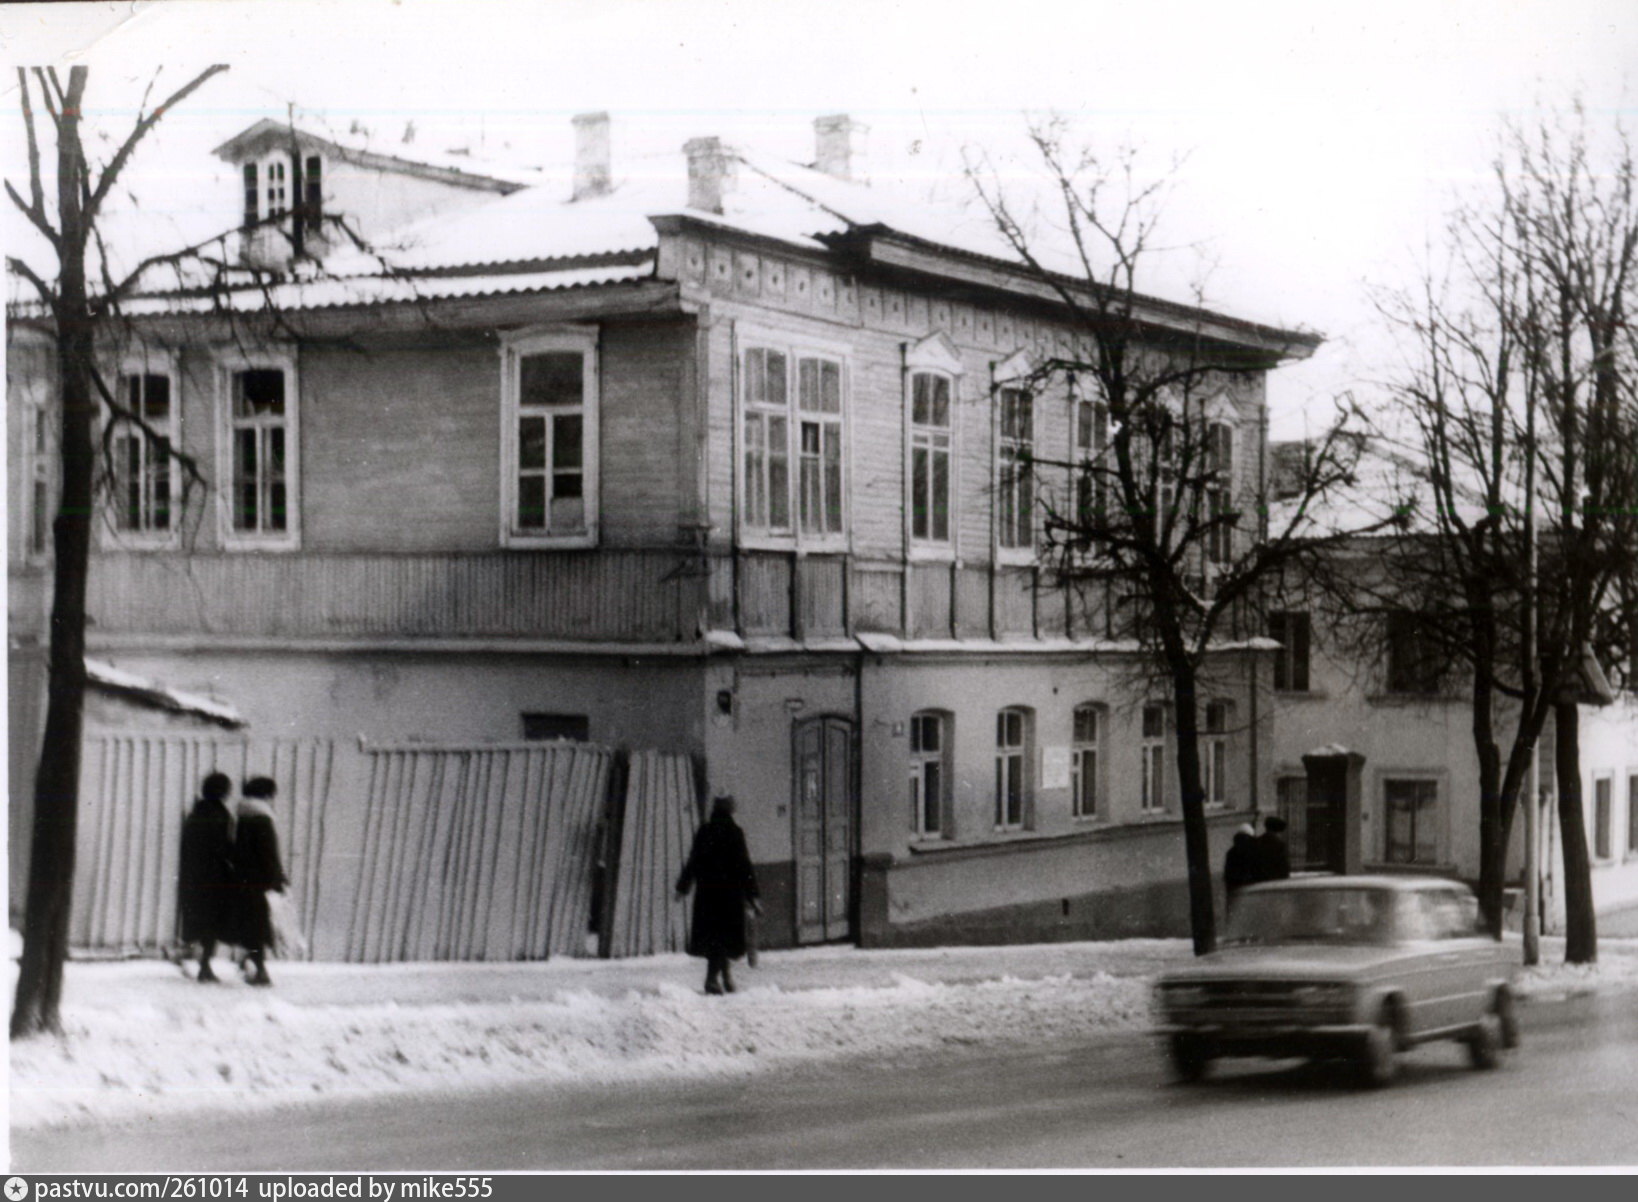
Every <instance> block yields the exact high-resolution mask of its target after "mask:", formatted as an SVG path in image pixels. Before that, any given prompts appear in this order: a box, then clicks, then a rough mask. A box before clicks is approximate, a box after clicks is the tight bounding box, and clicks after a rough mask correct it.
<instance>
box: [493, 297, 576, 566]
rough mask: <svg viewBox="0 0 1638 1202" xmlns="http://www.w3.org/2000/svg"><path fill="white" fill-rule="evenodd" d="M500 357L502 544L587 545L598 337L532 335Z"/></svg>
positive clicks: (571, 333) (513, 343) (556, 333)
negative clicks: (503, 461) (502, 412)
mask: <svg viewBox="0 0 1638 1202" xmlns="http://www.w3.org/2000/svg"><path fill="white" fill-rule="evenodd" d="M501 353H502V361H503V364H504V372H503V385H502V392H503V398H504V406H503V407H504V411H505V417H504V423H505V424H504V429H503V438H502V443H503V447H504V456H505V463H504V466H503V470H502V472H501V482H502V496H501V513H502V517H501V541H502V544H503V545H505V546H508V547H537V546H538V547H585V546H591V545H593V544H595V543H596V541H597V516H598V449H597V442H598V415H599V404H598V397H599V392H598V372H597V334H596V332H595V331H592V330H582V329H572V330H562V331H554V332H550V333H541V334H533V335H528V336H525V337H520V338H517V339H514V340H512V341H510V342H508V343H507V344H506V345H505V346H504V347H503V348H502V352H501Z"/></svg>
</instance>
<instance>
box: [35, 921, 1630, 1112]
mask: <svg viewBox="0 0 1638 1202" xmlns="http://www.w3.org/2000/svg"><path fill="white" fill-rule="evenodd" d="M13 942H14V945H15V938H14V940H13ZM14 951H15V946H14ZM1542 955H1543V960H1544V962H1545V963H1544V964H1543V965H1542V966H1540V967H1537V968H1532V969H1528V970H1523V971H1521V973H1520V974H1519V978H1518V992H1519V995H1520V997H1521V998H1523V999H1525V1001H1526V1003H1529V1002H1532V1001H1534V1002H1551V1001H1557V1000H1562V999H1563V998H1564V997H1567V996H1571V995H1574V994H1578V993H1586V992H1595V991H1601V990H1624V989H1638V939H1604V940H1601V941H1600V945H1599V963H1598V964H1597V965H1594V966H1591V967H1586V968H1583V967H1571V966H1567V965H1564V964H1562V963H1559V961H1561V960H1562V958H1563V941H1562V940H1561V939H1544V940H1543V941H1542ZM1190 958H1191V957H1190V953H1189V946H1188V944H1187V942H1185V941H1183V940H1159V939H1133V940H1123V941H1118V942H1110V943H1069V944H1042V945H1033V946H1012V947H953V948H936V949H921V950H906V951H861V950H859V949H855V948H841V947H829V948H814V949H809V950H802V951H783V952H768V953H764V954H763V957H762V961H761V966H760V968H758V969H757V970H754V971H753V970H749V969H744V968H742V969H740V970H739V972H738V973H737V976H738V979H739V984H740V987H741V992H739V993H737V994H734V995H732V996H730V997H723V998H708V997H705V996H703V995H702V994H700V992H699V989H698V986H699V974H700V971H701V970H700V965H699V962H698V961H691V960H689V959H687V958H686V957H684V956H681V955H669V956H654V957H647V958H643V959H634V960H552V961H547V962H542V963H529V964H389V965H352V964H282V965H279V966H277V967H276V968H275V976H276V977H277V978H278V985H277V986H276V987H275V988H274V989H272V990H258V989H252V988H249V987H248V986H245V985H243V984H241V983H239V982H237V981H225V982H224V983H223V984H221V985H218V986H200V985H199V984H197V983H196V982H194V981H191V980H189V979H187V978H186V977H184V976H183V975H182V974H180V973H179V972H177V970H176V968H175V967H173V966H171V965H169V964H166V963H164V962H160V961H152V960H147V961H127V962H119V963H107V962H104V963H73V964H70V965H69V966H68V979H67V982H66V987H65V991H64V992H65V1000H64V1006H63V1023H64V1026H65V1029H66V1035H65V1038H63V1039H61V1040H54V1039H39V1040H25V1041H21V1042H18V1043H15V1044H13V1045H12V1047H11V1081H12V1089H11V1116H12V1125H13V1126H14V1127H16V1128H27V1127H35V1126H41V1125H48V1124H78V1123H89V1122H99V1121H122V1120H134V1119H139V1118H143V1117H148V1116H152V1115H155V1114H160V1113H165V1112H171V1111H180V1110H187V1109H193V1108H201V1107H208V1108H210V1109H213V1110H218V1111H220V1110H233V1111H243V1110H250V1109H255V1108H261V1107H267V1106H278V1105H285V1104H298V1103H300V1102H302V1101H304V1100H312V1099H317V1098H326V1099H343V1098H359V1097H365V1096H371V1095H377V1094H383V1093H391V1092H399V1091H437V1090H450V1089H469V1088H491V1087H497V1086H506V1085H511V1084H523V1083H527V1082H542V1081H546V1082H554V1081H555V1082H563V1083H565V1084H611V1083H621V1082H641V1081H649V1080H657V1079H660V1078H673V1079H674V1078H705V1077H734V1076H744V1075H749V1074H752V1073H755V1072H759V1071H763V1070H766V1069H771V1068H776V1067H782V1066H793V1065H798V1064H803V1063H812V1062H817V1061H833V1060H837V1059H841V1058H847V1057H865V1058H869V1059H871V1060H876V1061H880V1060H884V1059H890V1058H892V1057H895V1056H904V1055H912V1054H916V1053H925V1052H928V1051H934V1050H937V1049H939V1048H944V1047H961V1046H983V1047H989V1048H995V1047H1007V1046H1018V1047H1023V1046H1050V1045H1054V1044H1072V1043H1074V1042H1076V1041H1079V1040H1088V1039H1093V1038H1097V1037H1101V1036H1103V1035H1106V1034H1109V1033H1114V1032H1133V1031H1141V1030H1144V1029H1146V1028H1148V1027H1149V1025H1150V1022H1151V1013H1150V1008H1149V1007H1150V986H1151V983H1152V981H1153V978H1154V976H1155V974H1157V973H1159V972H1161V971H1164V970H1165V969H1166V968H1167V967H1169V966H1171V965H1175V964H1181V963H1185V962H1187V961H1188V960H1189V959H1190ZM218 966H219V967H220V968H223V969H226V967H227V966H226V965H223V964H222V963H221V961H220V960H219V961H218ZM11 967H12V968H13V970H15V966H14V965H12V966H11ZM385 999H391V1000H385Z"/></svg>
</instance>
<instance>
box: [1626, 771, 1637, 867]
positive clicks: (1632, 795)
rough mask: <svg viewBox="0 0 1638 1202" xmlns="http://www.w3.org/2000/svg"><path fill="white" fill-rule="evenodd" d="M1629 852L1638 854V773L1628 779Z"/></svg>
mask: <svg viewBox="0 0 1638 1202" xmlns="http://www.w3.org/2000/svg"><path fill="white" fill-rule="evenodd" d="M1627 850H1628V851H1629V852H1638V773H1634V774H1633V775H1631V776H1629V777H1627Z"/></svg>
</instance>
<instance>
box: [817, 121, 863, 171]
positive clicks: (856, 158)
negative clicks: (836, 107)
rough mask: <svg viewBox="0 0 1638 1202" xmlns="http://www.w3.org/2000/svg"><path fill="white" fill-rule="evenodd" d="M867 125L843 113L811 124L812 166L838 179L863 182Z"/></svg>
mask: <svg viewBox="0 0 1638 1202" xmlns="http://www.w3.org/2000/svg"><path fill="white" fill-rule="evenodd" d="M869 132H870V126H868V125H866V124H865V123H864V122H862V121H855V120H854V119H853V118H852V117H849V116H848V115H847V114H846V113H833V114H831V115H830V116H828V117H816V118H814V122H813V140H814V147H815V152H814V164H813V165H814V166H815V167H817V168H818V169H819V170H820V171H823V172H824V173H825V174H826V175H833V176H835V177H836V178H837V179H846V180H857V181H858V182H859V183H861V184H862V183H864V182H865V179H866V178H867V177H866V172H865V135H866V134H868V133H869Z"/></svg>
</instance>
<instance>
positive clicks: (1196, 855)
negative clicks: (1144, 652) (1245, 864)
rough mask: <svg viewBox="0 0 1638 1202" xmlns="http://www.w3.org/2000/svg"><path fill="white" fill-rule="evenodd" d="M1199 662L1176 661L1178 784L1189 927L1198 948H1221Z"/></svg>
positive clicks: (1202, 951)
mask: <svg viewBox="0 0 1638 1202" xmlns="http://www.w3.org/2000/svg"><path fill="white" fill-rule="evenodd" d="M1196 702H1197V696H1196V686H1195V677H1194V668H1193V665H1192V664H1189V663H1188V662H1187V661H1186V659H1183V660H1182V662H1174V664H1173V666H1172V705H1173V711H1174V713H1175V714H1176V715H1177V721H1176V726H1177V731H1176V735H1177V784H1178V793H1179V796H1180V797H1181V798H1182V804H1183V854H1184V860H1185V862H1186V863H1187V865H1188V874H1189V932H1190V934H1191V935H1192V936H1193V938H1194V954H1195V955H1197V956H1204V955H1206V954H1207V953H1208V952H1213V951H1216V950H1217V914H1216V905H1215V903H1214V901H1213V899H1212V893H1211V841H1210V839H1209V838H1208V837H1207V833H1206V791H1205V789H1204V788H1202V787H1201V784H1200V740H1199V721H1198V718H1197V716H1196V709H1195V706H1196Z"/></svg>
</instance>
